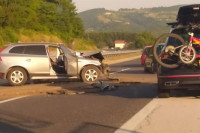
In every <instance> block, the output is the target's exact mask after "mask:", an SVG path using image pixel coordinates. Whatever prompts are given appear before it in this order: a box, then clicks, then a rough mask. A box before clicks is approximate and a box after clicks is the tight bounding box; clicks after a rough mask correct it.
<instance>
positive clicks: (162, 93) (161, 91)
mask: <svg viewBox="0 0 200 133" xmlns="http://www.w3.org/2000/svg"><path fill="white" fill-rule="evenodd" d="M158 97H159V98H169V97H170V90H164V89H161V88H160V87H158Z"/></svg>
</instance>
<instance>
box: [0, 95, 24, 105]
mask: <svg viewBox="0 0 200 133" xmlns="http://www.w3.org/2000/svg"><path fill="white" fill-rule="evenodd" d="M24 97H27V96H22V97H16V98H11V99H7V100H3V101H0V104H2V103H6V102H10V101H14V100H17V99H21V98H24Z"/></svg>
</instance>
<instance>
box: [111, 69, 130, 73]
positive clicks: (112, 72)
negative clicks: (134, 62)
mask: <svg viewBox="0 0 200 133" xmlns="http://www.w3.org/2000/svg"><path fill="white" fill-rule="evenodd" d="M130 69H131V68H124V69H122V70H120V71H116V72H112V73H110V74H115V73H120V72H124V71H127V70H130Z"/></svg>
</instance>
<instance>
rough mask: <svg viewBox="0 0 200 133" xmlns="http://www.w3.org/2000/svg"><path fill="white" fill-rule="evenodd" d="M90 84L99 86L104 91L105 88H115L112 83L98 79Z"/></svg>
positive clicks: (109, 89) (95, 86)
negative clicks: (97, 81)
mask: <svg viewBox="0 0 200 133" xmlns="http://www.w3.org/2000/svg"><path fill="white" fill-rule="evenodd" d="M92 86H93V87H94V88H99V89H100V90H102V91H106V90H108V91H111V90H114V89H116V87H115V86H114V85H111V84H108V83H104V82H102V81H99V83H93V84H92Z"/></svg>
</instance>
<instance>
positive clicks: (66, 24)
mask: <svg viewBox="0 0 200 133" xmlns="http://www.w3.org/2000/svg"><path fill="white" fill-rule="evenodd" d="M21 31H34V32H37V33H44V34H50V35H52V34H53V35H56V36H58V37H60V38H61V39H62V40H64V41H69V40H70V38H74V37H81V36H83V33H84V28H83V25H82V22H81V19H80V18H79V17H77V13H76V7H75V5H74V4H73V2H72V0H1V1H0V43H1V44H2V43H9V42H17V41H19V37H18V35H19V34H20V32H21ZM25 33H26V32H25Z"/></svg>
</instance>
